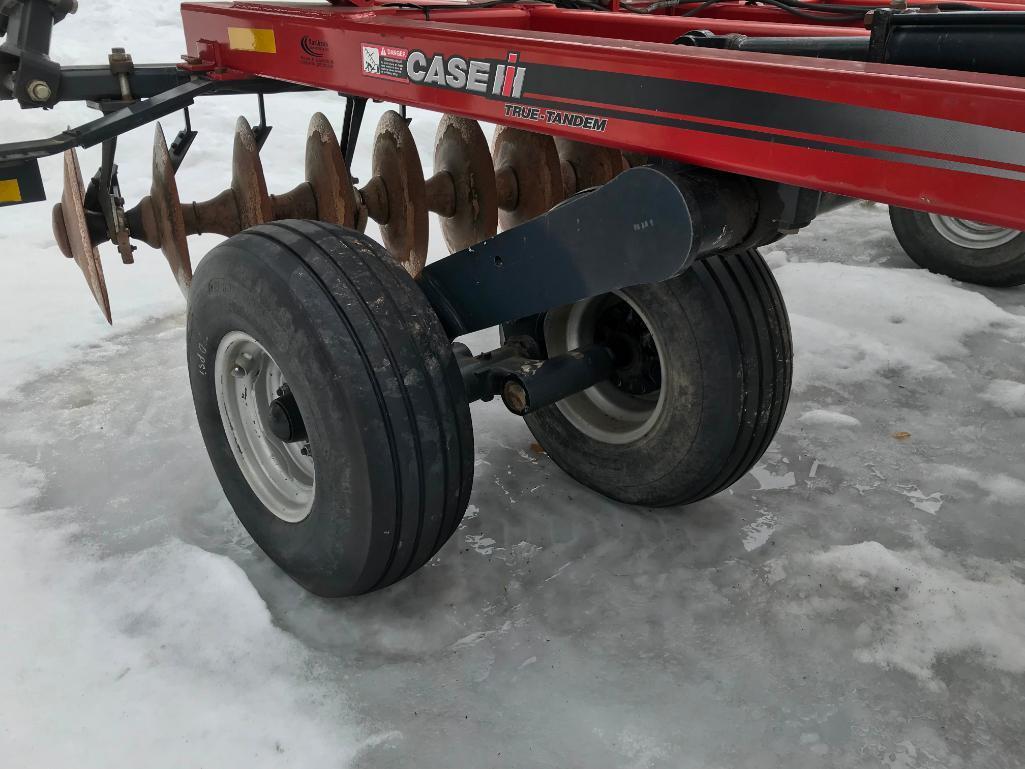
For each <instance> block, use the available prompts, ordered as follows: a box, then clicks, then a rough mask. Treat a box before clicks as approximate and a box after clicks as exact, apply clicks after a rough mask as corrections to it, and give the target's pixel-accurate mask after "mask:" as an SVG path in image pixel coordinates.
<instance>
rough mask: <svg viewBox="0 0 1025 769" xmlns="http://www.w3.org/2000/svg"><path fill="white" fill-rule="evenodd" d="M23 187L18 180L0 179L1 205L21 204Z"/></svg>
mask: <svg viewBox="0 0 1025 769" xmlns="http://www.w3.org/2000/svg"><path fill="white" fill-rule="evenodd" d="M20 202H21V185H20V184H18V180H17V179H0V203H20Z"/></svg>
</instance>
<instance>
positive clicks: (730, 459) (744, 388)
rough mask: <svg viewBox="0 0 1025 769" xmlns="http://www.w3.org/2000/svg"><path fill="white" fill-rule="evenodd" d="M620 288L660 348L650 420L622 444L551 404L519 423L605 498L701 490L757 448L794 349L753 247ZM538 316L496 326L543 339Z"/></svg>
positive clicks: (661, 497)
mask: <svg viewBox="0 0 1025 769" xmlns="http://www.w3.org/2000/svg"><path fill="white" fill-rule="evenodd" d="M622 293H623V294H624V295H626V296H627V297H629V298H630V299H631V300H632V301H633V302H634V303H636V304H637V305H638V307H640V308H642V309H643V311H644V312H645V313H646V314H647V315H648V319H649V321H650V323H649V329H650V330H651V331H652V333H653V334H655V335H656V336H658V337H659V338H660V339H661V340H662V344H663V347H664V353H663V354H664V359H663V360H662V361H661V366H662V388H663V390H665V388H667V387H668V388H670V389H669V390H668V391H667V393H666V396H667V398H668V400H667V401H666V403H665V406H664V408H663V411H662V413H661V414H660V416H659V417H658V419H657V420H656V422H655V423H654V424H653V425H652V427H651V428H650V429H649V430H648V432H647V433H646V434H644V435H643V436H641V437H639V438H637V439H636V440H634V441H632V442H630V443H626V444H613V443H607V442H604V441H599V440H596V439H595V438H593V437H591V436H589V435H587V434H585V433H583V432H581V431H580V430H579V429H578V428H577V427H576V426H575V425H574V424H573V423H571V422H570V421H569V420H568V419H567V418H566V417H565V415H564V414H563V413H562V412H561V411H560V410H559V407H558V404H555V405H553V406H548V407H546V408H544V409H540V410H538V411H537V412H536V413H534V414H530V415H528V416H526V417H525V420H526V423H527V426H528V427H529V428H530V431H531V432H532V433H533V434H534V437H535V438H537V441H538V443H540V444H541V446H542V447H543V448H544V449H545V451H546V452H547V454H548V455H549V456H550V457H551V458H552V459H553V460H554V461H555V462H556V464H558V465H559V466H560V467H561V468H562V469H563V470H565V471H566V472H567V473H569V474H570V475H571V476H572V477H573V478H575V479H576V480H578V481H579V482H581V483H583V484H584V485H585V486H589V487H590V488H592V489H594V490H595V491H598V492H600V493H601V494H604V495H605V496H607V497H611V498H612V499H616V500H619V501H622V502H627V503H631V504H640V505H648V506H655V507H663V506H669V505H679V504H687V503H691V502H696V501H698V500H700V499H704V498H706V497H709V496H711V495H713V494H715V493H717V492H719V491H721V490H723V489H725V488H727V487H728V486H730V485H732V484H733V483H735V482H736V481H737V480H738V479H739V478H740V477H741V476H743V475H744V474H745V473H746V472H747V471H748V470H750V469H751V467H752V466H753V465H754V464H755V462H757V461H758V460H759V459H760V458H761V456H762V454H764V453H765V450H766V449H767V448H768V447H769V444H770V442H771V441H772V439H773V437H774V436H775V434H776V430H777V429H778V428H779V424H780V421H781V420H782V419H783V414H784V412H785V411H786V406H787V401H788V399H789V397H790V383H791V375H792V362H793V352H792V350H793V348H792V344H791V336H790V323H789V320H788V318H787V312H786V307H785V305H784V303H783V297H782V295H781V294H780V291H779V287H778V286H777V285H776V281H775V279H774V278H773V276H772V272H771V270H770V269H769V267H768V265H767V264H766V263H765V261H764V260H763V259H762V257H761V255H760V254H759V253H758V252H757V251H753V250H752V251H749V252H747V253H743V254H736V255H731V256H714V257H710V258H708V259H704V260H702V261H700V262H698V263H697V264H695V265H694V266H693V267H692V268H691V269H690V270H688V271H687V272H686V273H684V274H683V275H681V276H679V277H677V278H673V279H672V280H668V281H666V282H664V283H660V284H656V285H647V286H637V287H634V288H629V289H626V290H625V291H623V292H622ZM542 325H543V324H542V322H541V321H540V319H539V318H538V316H534V317H533V318H528V319H524V320H523V321H518V322H517V323H515V324H509V325H507V326H506V327H504V328H503V333H504V335H505V336H506V337H512V336H517V335H521V336H522V335H528V336H531V337H533V338H534V339H535V340H536V341H537V342H538V343H539V346H541V340H540V339H538V333H539V329H541V328H542ZM652 325H653V326H655V327H654V328H650V326H652ZM542 349H543V347H542Z"/></svg>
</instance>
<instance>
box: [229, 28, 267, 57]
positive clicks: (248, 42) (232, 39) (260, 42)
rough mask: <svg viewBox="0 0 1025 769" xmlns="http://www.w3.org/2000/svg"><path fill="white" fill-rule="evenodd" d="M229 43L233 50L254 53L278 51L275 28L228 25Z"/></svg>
mask: <svg viewBox="0 0 1025 769" xmlns="http://www.w3.org/2000/svg"><path fill="white" fill-rule="evenodd" d="M228 45H229V46H231V50H233V51H252V52H253V53H277V52H278V46H277V44H276V43H275V42H274V30H273V29H250V28H249V27H228Z"/></svg>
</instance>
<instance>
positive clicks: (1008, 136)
mask: <svg viewBox="0 0 1025 769" xmlns="http://www.w3.org/2000/svg"><path fill="white" fill-rule="evenodd" d="M527 66H528V67H529V74H528V75H527V78H526V83H525V88H524V93H523V98H521V99H519V100H518V101H520V102H522V103H527V104H533V105H536V106H543V107H552V108H556V109H573V110H584V111H587V112H589V113H592V114H595V115H600V116H602V117H610V118H617V119H621V120H629V121H634V122H638V123H649V124H656V125H665V126H672V127H678V128H683V129H688V130H694V131H704V132H708V133H716V134H722V135H727V136H737V137H740V138H747V139H755V140H758V141H766V142H773V143H780V144H786V145H790V146H799V147H806V148H810V149H821V150H827V151H832V152H841V153H845V154H851V155H858V156H863V157H873V158H881V159H885V160H894V161H898V162H903V163H911V164H914V165H924V166H930V167H936V168H944V169H948V170H953V171H965V172H970V173H978V174H985V175H987V176H997V177H1001V178H1006V179H1014V180H1018V181H1025V165H1023V164H1022V161H1023V159H1025V134H1023V133H1019V132H1016V131H1009V130H1007V129H1002V128H993V127H990V126H982V125H977V124H974V123H965V122H961V121H956V120H947V119H942V118H933V117H927V116H924V115H915V114H909V113H898V112H892V111H889V110H884V109H877V108H872V107H862V106H858V105H853V104H842V103H837V102H828V101H821V100H816V99H809V98H804V97H799V96H787V95H783V94H774V93H768V92H764V91H753V90H749V89H743V88H734V87H731V86H722V85H712V84H707V83H693V82H688V81H682V80H672V79H667V78H656V77H646V76H641V75H632V74H627V73H621V72H605V71H597V70H586V69H578V68H573V67H558V66H552V65H545V64H529V65H527Z"/></svg>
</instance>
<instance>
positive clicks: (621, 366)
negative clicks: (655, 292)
mask: <svg viewBox="0 0 1025 769" xmlns="http://www.w3.org/2000/svg"><path fill="white" fill-rule="evenodd" d="M594 336H595V341H596V342H598V343H599V344H604V345H605V346H606V347H608V348H609V349H610V350H612V354H613V356H614V357H615V359H616V369H615V371H614V372H613V374H612V377H611V381H612V383H613V384H614V385H615V386H616V387H618V388H619V389H620V390H622V391H624V392H627V393H630V394H631V395H647V394H649V393H653V392H657V391H658V389H659V388H660V387H661V386H662V368H661V366H660V365H659V361H658V350H656V349H655V341H654V339H652V336H651V332H650V331H649V330H648V327H647V326H646V325H645V324H644V321H643V320H641V317H640V316H639V315H638V314H637V311H636V310H634V308H633V307H631V306H630V305H628V304H627V303H626V302H619V303H617V304H614V305H612V306H611V307H608V308H607V309H605V310H604V311H602V313H601V314H600V315H599V316H598V319H597V321H596V323H595V331H594Z"/></svg>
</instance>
